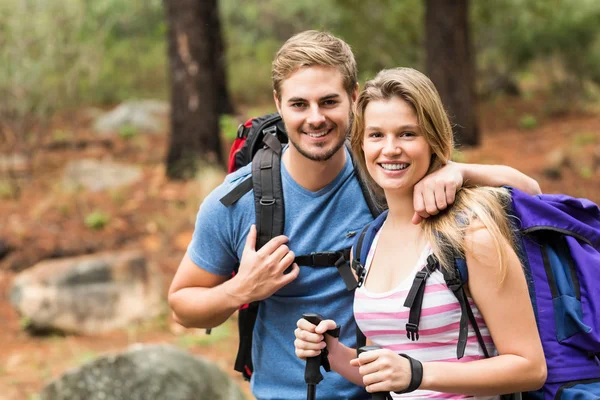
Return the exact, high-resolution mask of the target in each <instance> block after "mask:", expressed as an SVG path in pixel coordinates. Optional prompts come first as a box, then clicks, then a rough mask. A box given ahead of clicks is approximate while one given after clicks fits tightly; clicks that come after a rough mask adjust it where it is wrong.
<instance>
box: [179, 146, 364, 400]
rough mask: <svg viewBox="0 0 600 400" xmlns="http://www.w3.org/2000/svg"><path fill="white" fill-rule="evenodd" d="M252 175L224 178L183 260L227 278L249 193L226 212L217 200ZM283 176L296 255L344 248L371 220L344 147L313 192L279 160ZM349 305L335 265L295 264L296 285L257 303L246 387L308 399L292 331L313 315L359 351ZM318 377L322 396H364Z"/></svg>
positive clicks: (249, 215) (247, 170)
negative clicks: (332, 174) (342, 161)
mask: <svg viewBox="0 0 600 400" xmlns="http://www.w3.org/2000/svg"><path fill="white" fill-rule="evenodd" d="M250 174H251V167H250V166H246V167H244V168H242V169H240V170H238V171H236V172H234V173H232V174H230V175H228V176H227V178H226V179H225V182H224V183H223V184H221V185H220V186H219V187H218V188H217V189H215V190H214V191H213V192H212V193H211V194H210V195H208V196H207V197H206V198H205V200H204V202H203V203H202V205H201V206H200V211H199V212H198V216H197V220H196V227H195V231H194V236H193V239H192V241H191V243H190V245H189V247H188V255H189V256H190V258H191V259H192V261H194V263H196V264H197V265H198V266H200V267H201V268H203V269H205V270H207V271H209V272H211V273H213V274H217V275H222V276H230V275H231V273H232V271H233V270H234V268H235V267H236V265H237V264H238V263H239V260H240V259H241V257H242V251H243V249H244V244H245V241H246V235H247V234H248V232H249V230H250V226H251V225H252V224H253V223H255V212H254V194H253V193H252V191H250V192H249V193H247V194H245V195H244V196H243V197H242V198H241V199H240V200H238V201H237V202H236V203H235V204H234V205H232V206H230V207H225V206H223V205H222V204H221V203H220V202H219V200H220V199H221V197H223V196H224V195H225V194H227V193H229V191H230V190H231V189H232V188H234V187H236V186H237V185H238V184H239V183H240V182H242V181H243V180H244V179H245V178H246V177H248V176H249V175H250ZM281 175H282V183H283V198H284V209H285V227H284V235H286V236H287V237H288V238H289V243H288V246H289V247H290V249H291V250H292V251H293V252H294V254H296V255H303V254H310V253H312V252H315V251H334V250H340V249H343V248H348V247H350V246H351V245H352V242H353V239H354V238H353V237H354V235H355V234H356V233H357V231H358V232H360V230H361V229H362V228H363V227H364V226H365V225H366V224H367V223H369V222H371V221H372V219H373V218H372V216H371V213H370V211H369V208H368V206H367V203H366V201H365V199H364V197H363V195H362V192H361V188H360V185H359V183H358V181H357V179H356V175H355V172H354V168H353V166H352V161H351V158H350V154H349V153H348V152H347V150H346V165H345V166H344V168H343V170H342V171H341V172H340V174H339V175H338V176H337V177H336V178H335V179H334V180H333V181H332V182H331V183H330V184H329V185H327V186H326V187H324V188H322V189H321V190H319V191H317V192H311V191H309V190H306V189H304V188H303V187H301V186H300V185H298V184H297V183H296V182H295V181H294V180H293V179H292V177H291V176H290V175H289V173H288V171H287V170H286V169H285V166H284V164H283V163H282V164H281ZM352 302H353V293H352V292H349V291H347V289H346V287H345V285H344V282H343V281H342V279H341V277H340V275H339V273H338V271H337V269H336V268H334V267H327V268H324V267H309V266H300V274H299V275H298V277H297V278H296V279H295V280H294V281H292V282H291V283H290V284H288V285H287V286H285V287H283V288H282V289H280V290H279V291H278V292H276V293H275V294H274V295H272V296H271V297H269V298H268V299H266V300H264V301H262V302H261V303H260V306H259V312H258V318H257V320H256V325H255V327H254V336H253V344H252V361H253V366H254V373H253V375H252V380H251V389H252V393H253V394H254V395H255V396H256V398H257V399H261V400H263V399H286V400H289V399H292V400H293V399H298V400H300V399H305V398H306V384H305V382H304V367H305V364H306V363H305V362H304V361H302V360H300V359H298V357H296V355H295V353H294V339H295V337H294V329H296V322H297V320H298V319H299V318H300V317H301V316H302V314H303V313H305V312H316V313H319V314H321V315H323V316H324V317H325V318H331V319H334V320H335V321H336V322H337V323H338V324H339V325H340V326H341V327H342V328H341V334H340V340H341V341H342V343H344V344H345V345H346V346H350V347H352V348H354V347H356V337H355V322H354V318H353V315H352ZM323 376H324V379H323V381H321V383H319V385H318V386H317V398H319V399H356V398H359V399H360V398H369V396H368V395H367V394H366V392H365V391H364V390H363V389H362V388H359V387H357V386H355V385H353V384H352V383H350V382H348V381H347V380H346V379H345V378H343V377H342V376H340V375H338V374H337V373H335V372H333V371H331V372H328V373H325V372H323Z"/></svg>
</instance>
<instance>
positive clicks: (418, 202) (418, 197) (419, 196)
mask: <svg viewBox="0 0 600 400" xmlns="http://www.w3.org/2000/svg"><path fill="white" fill-rule="evenodd" d="M413 207H414V209H415V212H416V213H417V214H419V215H421V213H423V212H425V201H424V200H423V189H422V185H420V184H417V185H416V186H415V190H414V193H413Z"/></svg>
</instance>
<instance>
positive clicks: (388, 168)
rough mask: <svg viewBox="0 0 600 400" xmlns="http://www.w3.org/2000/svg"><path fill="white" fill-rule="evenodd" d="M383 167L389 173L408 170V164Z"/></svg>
mask: <svg viewBox="0 0 600 400" xmlns="http://www.w3.org/2000/svg"><path fill="white" fill-rule="evenodd" d="M381 167H382V168H383V169H387V170H389V171H398V170H401V169H405V168H408V164H381Z"/></svg>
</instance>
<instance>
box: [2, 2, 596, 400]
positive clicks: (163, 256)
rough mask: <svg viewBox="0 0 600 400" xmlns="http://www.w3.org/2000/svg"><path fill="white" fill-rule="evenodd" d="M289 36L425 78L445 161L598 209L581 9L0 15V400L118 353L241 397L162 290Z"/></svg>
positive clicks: (332, 7)
mask: <svg viewBox="0 0 600 400" xmlns="http://www.w3.org/2000/svg"><path fill="white" fill-rule="evenodd" d="M306 29H320V30H328V31H330V32H332V33H333V34H335V35H338V36H340V37H341V38H343V39H344V40H345V41H347V42H348V43H349V44H350V45H351V47H352V49H353V51H354V53H355V55H356V59H357V62H358V66H359V75H360V81H361V83H363V82H364V81H365V80H366V79H369V78H372V77H373V76H374V75H375V73H376V72H377V71H379V70H380V69H382V68H388V67H395V66H411V67H414V68H417V69H419V70H421V71H423V72H425V73H426V74H428V75H429V76H430V77H431V78H432V80H433V81H434V83H435V84H436V85H437V87H438V89H439V90H440V93H441V95H442V98H443V99H444V102H445V103H446V107H447V108H448V110H449V112H450V114H451V116H452V120H453V122H454V123H455V133H456V137H457V141H458V142H459V144H460V146H459V148H458V149H457V151H456V153H455V155H454V159H455V160H456V161H461V162H477V163H488V164H491V163H502V164H506V165H510V166H513V167H515V168H518V169H519V170H521V171H523V172H525V173H527V174H528V175H530V176H532V177H533V178H535V179H537V180H538V182H539V183H540V185H541V187H542V190H543V191H544V192H547V193H566V194H569V195H572V196H576V197H587V198H589V199H591V200H593V201H595V202H596V203H598V202H600V179H599V178H600V2H598V1H595V0H553V1H547V0H496V1H494V2H490V1H484V0H471V1H467V0H461V1H455V2H445V1H443V0H402V1H399V0H381V1H378V2H365V1H360V0H330V1H323V0H297V1H293V2H290V1H287V0H260V1H258V0H256V1H251V0H246V1H235V0H203V1H195V0H164V1H160V0H144V1H142V0H95V1H91V0H52V1H45V0H2V1H1V2H0V59H2V63H0V293H1V294H2V296H1V297H0V343H2V345H1V347H0V398H2V399H5V398H6V399H37V398H39V396H40V392H41V391H42V389H43V388H44V387H45V386H46V385H48V384H49V383H51V382H52V381H53V380H54V379H57V378H59V377H60V376H61V375H62V374H63V373H65V371H67V370H69V369H71V368H78V367H80V366H85V365H86V363H88V362H90V361H93V360H97V359H99V358H101V357H103V356H104V355H105V354H109V353H110V354H115V353H117V352H123V351H125V350H126V349H127V348H128V347H129V346H130V345H132V344H136V343H145V344H153V343H168V344H171V345H172V346H173V347H174V348H176V349H179V350H182V351H183V352H185V353H188V354H195V355H198V356H201V357H202V358H204V359H206V360H209V361H210V362H211V363H213V364H214V365H217V366H218V367H219V368H220V369H221V370H223V371H224V372H225V373H226V374H227V375H229V376H230V377H232V379H233V380H234V381H235V382H237V383H238V384H239V385H240V386H241V388H242V391H243V392H244V393H245V395H246V396H247V398H249V399H250V398H252V397H251V395H250V392H249V389H248V384H247V383H246V382H244V381H243V380H242V379H241V378H240V377H238V376H237V374H236V373H235V372H234V371H233V370H232V366H233V361H234V358H235V351H236V349H237V328H236V325H235V316H234V317H232V320H230V321H229V322H228V323H226V324H225V325H223V326H222V327H219V328H216V329H214V330H213V333H212V334H211V335H206V333H205V332H204V331H203V330H194V329H184V328H182V327H180V326H178V325H176V324H174V323H173V322H172V321H171V318H170V315H169V312H168V310H167V304H166V290H167V288H168V285H169V283H170V280H171V278H172V276H173V274H174V271H175V269H176V268H177V265H178V264H179V261H180V260H181V258H182V256H183V254H184V252H185V249H186V247H187V244H188V243H189V240H190V238H191V235H192V232H193V226H194V221H195V216H196V212H197V209H198V206H199V205H200V203H201V202H202V199H203V198H204V196H205V195H206V194H207V193H209V192H210V190H212V188H214V187H215V186H216V185H218V184H219V183H220V182H221V181H222V179H223V177H224V176H225V166H226V161H227V156H228V150H229V147H230V146H231V142H232V140H233V139H234V138H235V135H236V132H237V127H238V125H239V124H240V123H243V122H244V121H245V120H246V119H248V118H250V117H253V116H260V115H262V114H265V113H268V112H273V111H275V107H274V104H273V101H272V86H271V72H270V68H271V62H272V60H273V57H274V55H275V53H276V51H277V50H278V48H279V47H280V46H281V45H282V44H283V42H284V41H285V40H287V39H288V38H289V37H290V36H292V35H293V34H295V33H297V32H300V31H302V30H306ZM213 364H211V365H213ZM299 384H302V383H299ZM49 398H60V397H49ZM65 398H68V397H65ZM117 398H118V397H117ZM123 398H128V397H123ZM157 398H160V397H157Z"/></svg>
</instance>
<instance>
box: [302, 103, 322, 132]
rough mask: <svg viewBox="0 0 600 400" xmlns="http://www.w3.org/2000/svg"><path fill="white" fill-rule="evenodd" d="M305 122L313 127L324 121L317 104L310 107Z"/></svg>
mask: <svg viewBox="0 0 600 400" xmlns="http://www.w3.org/2000/svg"><path fill="white" fill-rule="evenodd" d="M306 122H308V124H310V125H311V126H314V127H319V126H321V125H323V124H324V123H325V116H324V115H323V113H322V112H321V108H320V107H319V106H318V105H315V106H312V107H311V108H310V114H309V115H308V118H307V119H306Z"/></svg>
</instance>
